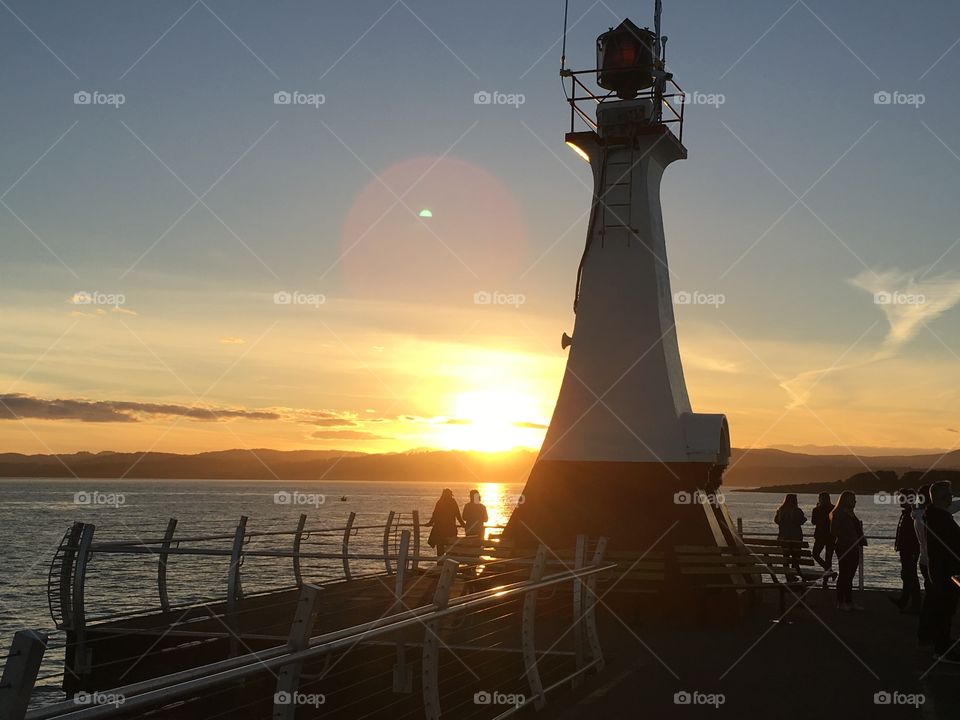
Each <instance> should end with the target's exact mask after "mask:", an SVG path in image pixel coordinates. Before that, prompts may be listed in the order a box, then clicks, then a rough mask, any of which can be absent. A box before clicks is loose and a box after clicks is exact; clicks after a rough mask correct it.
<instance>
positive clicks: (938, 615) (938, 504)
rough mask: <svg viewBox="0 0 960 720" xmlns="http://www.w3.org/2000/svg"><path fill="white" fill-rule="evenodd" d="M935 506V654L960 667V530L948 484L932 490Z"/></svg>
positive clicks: (931, 555)
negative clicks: (959, 582) (958, 615)
mask: <svg viewBox="0 0 960 720" xmlns="http://www.w3.org/2000/svg"><path fill="white" fill-rule="evenodd" d="M930 499H931V501H932V504H931V506H930V507H929V508H927V513H926V516H925V518H924V522H925V525H926V535H927V556H928V559H929V561H930V568H929V569H930V582H931V584H932V586H933V612H932V626H931V630H932V635H933V654H934V657H936V658H937V659H938V660H939V661H940V662H948V663H952V664H958V665H960V652H958V651H957V650H956V649H955V648H954V647H953V644H954V643H953V640H952V639H951V637H950V634H951V633H950V631H951V625H952V624H953V615H954V613H955V612H956V611H957V599H958V589H957V586H956V584H954V581H953V576H954V575H960V526H958V525H957V521H956V520H954V519H953V515H952V514H951V513H950V507H951V505H952V503H953V488H952V487H951V485H950V483H949V482H947V481H940V482H935V483H933V484H932V485H931V486H930Z"/></svg>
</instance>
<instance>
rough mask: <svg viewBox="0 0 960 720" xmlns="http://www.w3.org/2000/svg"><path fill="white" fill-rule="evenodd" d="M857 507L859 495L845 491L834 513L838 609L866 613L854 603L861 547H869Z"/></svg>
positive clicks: (833, 526) (831, 529)
mask: <svg viewBox="0 0 960 720" xmlns="http://www.w3.org/2000/svg"><path fill="white" fill-rule="evenodd" d="M856 506H857V496H856V495H855V494H854V493H853V492H851V491H850V490H844V491H843V492H842V493H840V497H839V499H838V500H837V504H836V506H835V507H834V508H833V511H832V512H831V513H830V534H831V535H832V536H833V541H834V552H835V553H836V555H837V564H838V565H839V567H840V572H839V575H838V576H837V607H839V608H840V610H842V611H843V612H849V611H851V610H863V608H862V607H861V606H860V605H856V604H854V602H853V576H854V575H855V574H856V572H857V567H858V566H859V565H860V548H861V547H862V546H863V545H866V544H867V540H866V538H865V537H864V536H863V523H862V522H860V518H858V517H857V516H856V514H855V513H854V508H856Z"/></svg>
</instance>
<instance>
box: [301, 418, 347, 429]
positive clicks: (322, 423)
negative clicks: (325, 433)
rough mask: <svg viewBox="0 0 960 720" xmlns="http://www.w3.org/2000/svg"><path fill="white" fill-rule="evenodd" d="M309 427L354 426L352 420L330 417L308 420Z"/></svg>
mask: <svg viewBox="0 0 960 720" xmlns="http://www.w3.org/2000/svg"><path fill="white" fill-rule="evenodd" d="M309 423H310V424H311V425H317V426H318V427H337V426H340V427H346V426H349V425H356V424H357V423H355V422H354V421H353V420H351V419H349V418H341V417H330V418H316V419H315V420H310V421H309Z"/></svg>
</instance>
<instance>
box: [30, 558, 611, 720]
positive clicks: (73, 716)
mask: <svg viewBox="0 0 960 720" xmlns="http://www.w3.org/2000/svg"><path fill="white" fill-rule="evenodd" d="M615 567H616V564H615V563H608V564H604V565H599V566H586V567H583V568H579V569H573V570H567V571H565V572H561V573H554V574H553V575H549V576H546V577H544V578H543V579H541V580H537V581H532V580H525V581H521V582H515V583H509V584H506V585H502V586H496V587H492V588H488V589H486V590H482V591H479V592H475V593H471V594H469V595H464V596H461V597H459V598H455V599H451V600H450V601H449V602H448V603H447V605H446V607H443V608H440V609H438V608H437V607H436V606H434V605H433V604H430V605H424V606H420V607H417V608H414V609H411V610H405V611H401V612H397V613H393V614H391V615H388V616H386V617H383V618H378V619H376V620H371V621H368V622H365V623H360V624H358V625H355V626H353V627H350V628H343V629H341V630H336V631H332V632H327V633H324V634H322V635H318V636H314V637H312V638H311V639H310V641H309V643H308V644H307V647H306V648H305V649H303V650H296V651H290V650H289V648H288V646H287V645H283V646H278V647H274V648H270V649H268V650H265V651H261V652H259V653H248V654H245V655H240V656H236V657H233V658H229V659H227V660H221V661H218V662H215V663H210V664H207V665H202V666H199V667H196V668H190V669H188V670H182V671H180V672H177V673H172V674H170V675H166V676H162V677H159V678H153V679H151V680H145V681H142V682H138V683H133V684H131V685H126V686H122V687H118V688H111V689H110V690H109V692H110V693H111V694H113V695H115V696H123V697H124V702H123V705H122V706H121V707H120V712H121V713H122V714H124V715H126V714H128V713H130V712H132V711H136V710H140V709H145V708H149V707H153V706H155V705H157V704H160V703H169V702H171V701H173V700H176V699H178V698H183V697H185V696H189V695H190V694H192V693H198V692H202V691H204V690H207V689H210V688H213V687H216V686H219V685H222V684H224V683H228V682H234V681H236V680H239V679H242V678H246V677H249V676H251V675H255V674H258V673H262V672H264V671H267V670H274V669H276V668H280V667H282V666H284V665H288V664H291V663H302V662H305V661H307V660H311V659H314V658H318V657H322V656H323V655H327V654H329V653H332V652H336V651H337V650H340V649H343V648H349V647H352V646H354V645H356V644H357V643H360V642H363V641H365V640H369V639H371V638H375V637H380V636H383V635H387V634H390V633H393V632H396V631H399V630H403V629H405V628H408V627H412V626H416V625H419V624H422V623H423V622H425V620H431V621H434V620H436V621H439V620H442V619H444V618H447V617H450V616H453V615H456V614H459V613H464V612H469V611H471V610H475V609H480V608H483V607H486V606H488V605H492V604H497V603H501V602H503V601H504V600H506V599H511V598H514V597H521V596H524V595H525V594H527V593H531V592H535V591H539V590H542V589H544V588H548V587H552V586H554V585H557V584H560V583H563V582H569V581H576V580H580V579H583V578H587V577H590V576H592V575H596V574H599V573H603V572H607V571H609V570H612V569H614V568H615ZM116 712H117V710H116V709H115V708H114V707H113V706H109V705H104V706H96V707H87V708H80V709H78V708H77V705H76V704H75V703H74V702H73V701H66V702H60V703H56V704H54V705H49V706H46V707H43V708H39V709H37V710H35V711H32V712H29V713H27V715H26V718H27V720H46V719H47V718H59V719H61V720H94V719H95V718H108V717H111V716H113V715H114V714H116Z"/></svg>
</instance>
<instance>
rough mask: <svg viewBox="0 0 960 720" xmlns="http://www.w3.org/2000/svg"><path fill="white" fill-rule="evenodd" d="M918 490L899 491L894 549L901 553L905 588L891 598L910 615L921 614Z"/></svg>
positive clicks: (901, 567)
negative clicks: (916, 515) (915, 511)
mask: <svg viewBox="0 0 960 720" xmlns="http://www.w3.org/2000/svg"><path fill="white" fill-rule="evenodd" d="M916 497H917V492H916V490H913V489H912V488H901V489H900V490H898V491H897V499H898V500H899V501H900V521H899V522H898V523H897V536H896V540H895V541H894V544H893V549H894V550H895V551H896V552H897V553H898V554H899V555H900V580H901V581H902V583H903V588H902V590H901V591H900V597H899V598H894V597H892V596H891V597H890V600H891V601H892V602H893V603H894V604H895V605H896V606H897V607H898V608H900V612H902V613H908V614H910V615H919V614H920V604H921V597H920V578H919V577H917V563H918V561H919V560H920V540H919V539H918V538H917V531H916V529H915V527H914V523H913V507H914V502H915V500H914V498H916Z"/></svg>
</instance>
